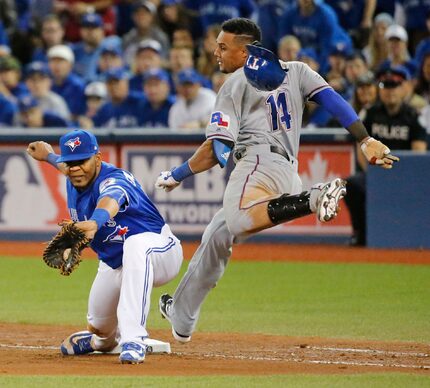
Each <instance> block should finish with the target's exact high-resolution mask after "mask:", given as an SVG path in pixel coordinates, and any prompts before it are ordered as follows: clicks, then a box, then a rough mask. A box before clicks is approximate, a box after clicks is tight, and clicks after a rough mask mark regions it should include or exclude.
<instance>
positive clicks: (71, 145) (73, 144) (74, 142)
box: [64, 137, 82, 152]
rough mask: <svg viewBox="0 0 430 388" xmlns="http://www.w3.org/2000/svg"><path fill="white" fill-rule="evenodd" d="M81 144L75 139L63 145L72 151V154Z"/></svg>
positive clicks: (77, 138)
mask: <svg viewBox="0 0 430 388" xmlns="http://www.w3.org/2000/svg"><path fill="white" fill-rule="evenodd" d="M81 144H82V142H81V141H80V140H79V137H75V138H74V139H69V140H67V142H66V143H64V145H66V146H68V147H69V148H70V149H71V150H72V152H73V151H74V150H75V149H76V148H77V147H79V146H80V145H81Z"/></svg>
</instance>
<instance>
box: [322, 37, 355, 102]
mask: <svg viewBox="0 0 430 388" xmlns="http://www.w3.org/2000/svg"><path fill="white" fill-rule="evenodd" d="M350 54H351V53H350V51H349V48H348V47H345V46H341V45H338V46H334V47H333V48H332V49H331V51H330V55H329V57H328V63H329V71H328V73H327V74H326V76H325V79H326V80H327V82H328V83H329V85H330V86H331V87H332V88H333V89H334V90H336V92H338V93H339V94H340V95H341V96H342V97H343V98H344V99H345V100H347V101H349V100H350V97H351V96H350V95H349V92H348V82H347V81H346V78H345V68H346V58H347V57H348V56H349V55H350Z"/></svg>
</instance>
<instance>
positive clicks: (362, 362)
mask: <svg viewBox="0 0 430 388" xmlns="http://www.w3.org/2000/svg"><path fill="white" fill-rule="evenodd" d="M79 329H80V328H78V327H64V326H60V327H58V326H56V327H53V326H43V325H40V326H39V325H12V324H0V338H1V340H0V342H1V343H0V359H1V360H2V362H1V366H0V373H1V374H2V375H6V374H7V375H106V374H109V375H118V376H121V375H154V376H155V375H174V376H189V375H233V374H234V375H250V374H252V375H267V374H287V373H317V374H350V373H364V372H368V373H378V372H407V373H418V374H427V375H430V347H429V346H428V345H423V344H414V343H389V342H370V341H361V342H357V341H350V340H330V339H322V338H297V337H295V338H292V337H284V336H270V335H258V334H251V335H250V334H235V333H229V334H216V333H211V334H203V333H197V334H196V335H195V336H194V337H193V339H192V342H190V343H188V344H186V345H181V344H176V343H173V342H172V340H171V337H170V335H169V332H168V331H167V330H163V331H160V330H153V331H151V334H152V336H153V338H156V339H161V340H163V341H169V342H171V346H172V353H171V354H169V355H167V354H166V355H148V356H147V358H146V360H145V363H144V364H142V365H121V364H119V362H118V358H117V357H118V356H117V355H102V354H94V355H86V356H78V357H74V356H62V355H61V354H60V352H59V344H60V343H61V341H62V340H63V339H64V337H66V336H67V335H68V334H70V333H72V332H74V331H77V330H79Z"/></svg>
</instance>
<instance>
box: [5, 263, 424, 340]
mask: <svg viewBox="0 0 430 388" xmlns="http://www.w3.org/2000/svg"><path fill="white" fill-rule="evenodd" d="M1 262H2V274H1V282H0V293H1V295H2V298H1V299H0V321H2V322H20V323H45V324H77V325H82V326H83V327H84V326H85V323H86V321H85V317H86V309H87V297H88V292H89V289H90V287H91V282H92V279H93V278H94V276H95V273H96V266H97V262H96V261H95V260H89V261H84V262H83V263H81V265H80V267H79V268H78V269H77V271H76V272H74V273H73V274H72V275H71V276H70V277H63V276H61V275H59V273H58V271H56V270H53V269H51V268H48V267H46V265H45V264H44V263H43V262H42V260H33V259H27V258H21V259H19V258H6V257H4V258H2V259H1ZM186 265H187V263H185V265H184V267H183V269H182V271H184V270H185V266H186ZM179 279H180V277H178V278H177V279H176V280H175V281H174V282H172V283H171V284H168V285H166V286H164V287H161V288H157V289H154V292H153V296H152V306H151V314H150V318H149V324H148V326H149V328H167V327H168V326H167V323H166V321H162V320H161V318H160V317H159V314H158V313H157V312H156V310H157V300H158V297H159V295H160V294H161V293H162V292H172V291H174V289H175V286H176V284H177V283H178V281H179ZM429 279H430V266H406V265H382V264H317V263H258V262H252V263H245V262H232V263H230V264H229V267H228V268H227V271H226V274H225V276H224V278H223V279H222V280H221V282H220V283H219V285H218V286H217V287H216V288H215V289H214V290H213V291H212V292H211V293H210V295H209V298H208V300H207V301H206V303H205V304H204V306H203V309H202V313H201V319H200V322H199V325H198V328H197V330H199V331H211V332H215V331H216V332H223V331H224V332H228V331H235V332H252V333H269V334H280V335H291V336H322V337H333V338H335V337H336V338H351V339H373V340H400V341H417V342H430V309H429V301H430V287H429V285H430V281H429Z"/></svg>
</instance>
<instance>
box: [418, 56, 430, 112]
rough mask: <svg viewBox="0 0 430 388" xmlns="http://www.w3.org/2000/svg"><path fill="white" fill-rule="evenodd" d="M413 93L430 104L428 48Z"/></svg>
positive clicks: (429, 57) (429, 59)
mask: <svg viewBox="0 0 430 388" xmlns="http://www.w3.org/2000/svg"><path fill="white" fill-rule="evenodd" d="M415 92H416V93H418V94H419V95H421V96H422V97H424V99H425V100H426V101H427V103H428V104H430V48H429V51H427V52H426V53H424V54H423V59H422V61H421V66H420V70H419V72H418V79H417V84H416V86H415Z"/></svg>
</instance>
